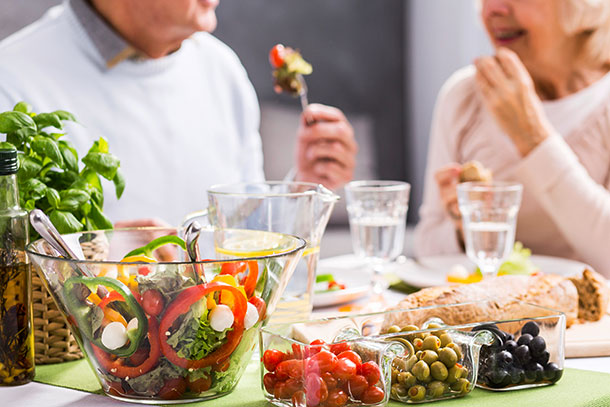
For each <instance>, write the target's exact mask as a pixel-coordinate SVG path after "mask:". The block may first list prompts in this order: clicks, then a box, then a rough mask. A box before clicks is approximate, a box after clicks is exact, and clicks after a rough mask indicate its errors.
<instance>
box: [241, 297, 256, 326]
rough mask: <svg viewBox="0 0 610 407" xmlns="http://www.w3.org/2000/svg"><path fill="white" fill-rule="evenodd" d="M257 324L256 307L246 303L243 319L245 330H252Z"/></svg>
mask: <svg viewBox="0 0 610 407" xmlns="http://www.w3.org/2000/svg"><path fill="white" fill-rule="evenodd" d="M257 322H258V310H257V309H256V307H255V306H254V305H252V304H250V303H248V310H247V311H246V317H245V318H244V327H245V328H246V329H250V328H252V327H253V326H254V325H256V323H257Z"/></svg>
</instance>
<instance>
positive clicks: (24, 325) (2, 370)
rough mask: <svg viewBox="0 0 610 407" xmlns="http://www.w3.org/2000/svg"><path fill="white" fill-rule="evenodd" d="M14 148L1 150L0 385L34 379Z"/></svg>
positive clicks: (24, 226)
mask: <svg viewBox="0 0 610 407" xmlns="http://www.w3.org/2000/svg"><path fill="white" fill-rule="evenodd" d="M17 169H18V160H17V151H15V150H0V385H2V386H13V385H19V384H24V383H28V382H30V381H31V380H32V379H33V378H34V332H33V329H32V322H33V321H32V319H33V318H32V301H31V269H30V264H29V262H28V259H27V256H26V253H25V246H26V244H27V242H28V232H29V224H28V214H27V212H26V211H25V210H23V209H21V207H20V206H19V191H18V189H17V175H16V174H17Z"/></svg>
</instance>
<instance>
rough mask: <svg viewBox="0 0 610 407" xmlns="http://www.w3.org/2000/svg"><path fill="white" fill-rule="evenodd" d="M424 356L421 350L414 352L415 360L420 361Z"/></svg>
mask: <svg viewBox="0 0 610 407" xmlns="http://www.w3.org/2000/svg"><path fill="white" fill-rule="evenodd" d="M423 354H424V351H423V350H418V351H417V352H415V357H416V358H417V360H421V355H423Z"/></svg>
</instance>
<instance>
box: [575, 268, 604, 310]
mask: <svg viewBox="0 0 610 407" xmlns="http://www.w3.org/2000/svg"><path fill="white" fill-rule="evenodd" d="M570 280H571V281H572V283H574V285H575V286H576V289H577V290H578V318H579V319H582V320H585V321H599V320H600V319H602V317H603V316H604V314H605V313H606V311H607V310H608V299H609V298H610V289H609V288H608V283H607V282H606V279H605V278H604V277H602V276H601V275H600V274H598V273H596V272H594V271H591V270H589V269H585V271H583V273H582V275H581V276H579V277H571V278H570Z"/></svg>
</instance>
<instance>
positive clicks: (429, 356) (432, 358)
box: [419, 350, 438, 366]
mask: <svg viewBox="0 0 610 407" xmlns="http://www.w3.org/2000/svg"><path fill="white" fill-rule="evenodd" d="M419 359H420V360H423V361H424V362H426V363H427V364H428V365H429V366H432V364H433V363H434V362H436V361H437V360H438V354H437V353H436V352H435V351H433V350H425V351H423V352H422V353H421V355H419Z"/></svg>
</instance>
